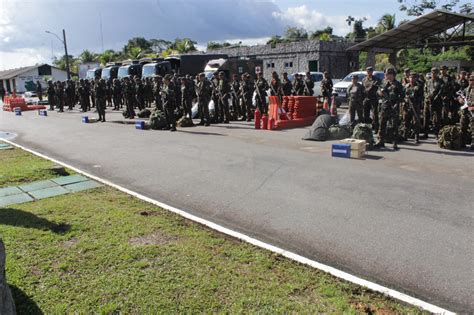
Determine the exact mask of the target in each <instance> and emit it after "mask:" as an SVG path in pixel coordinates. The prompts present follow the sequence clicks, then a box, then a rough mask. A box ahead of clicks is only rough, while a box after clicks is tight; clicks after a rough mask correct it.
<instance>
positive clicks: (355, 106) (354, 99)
mask: <svg viewBox="0 0 474 315" xmlns="http://www.w3.org/2000/svg"><path fill="white" fill-rule="evenodd" d="M354 81H355V80H353V81H352V83H351V84H350V85H349V86H348V87H347V96H348V101H349V113H350V115H351V124H352V125H353V126H354V125H355V114H356V112H357V117H358V121H363V119H364V116H363V107H362V104H363V101H364V97H365V92H364V87H363V86H362V84H360V83H359V82H357V81H355V82H354Z"/></svg>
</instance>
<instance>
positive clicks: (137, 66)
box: [117, 60, 143, 79]
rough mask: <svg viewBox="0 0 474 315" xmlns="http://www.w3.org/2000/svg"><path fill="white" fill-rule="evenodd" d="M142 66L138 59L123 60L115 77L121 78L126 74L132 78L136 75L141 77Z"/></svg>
mask: <svg viewBox="0 0 474 315" xmlns="http://www.w3.org/2000/svg"><path fill="white" fill-rule="evenodd" d="M142 68H143V64H142V63H140V61H139V60H133V61H124V62H123V66H121V67H120V68H119V69H118V73H117V78H119V79H123V78H125V77H127V76H130V77H132V78H133V77H134V76H138V77H139V78H141V77H142Z"/></svg>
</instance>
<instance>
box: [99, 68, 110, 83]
mask: <svg viewBox="0 0 474 315" xmlns="http://www.w3.org/2000/svg"><path fill="white" fill-rule="evenodd" d="M101 78H102V79H105V80H108V79H109V78H110V68H105V69H102V75H101Z"/></svg>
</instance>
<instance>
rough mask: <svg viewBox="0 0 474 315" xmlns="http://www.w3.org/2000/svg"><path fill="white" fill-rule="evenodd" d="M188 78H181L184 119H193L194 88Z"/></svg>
mask: <svg viewBox="0 0 474 315" xmlns="http://www.w3.org/2000/svg"><path fill="white" fill-rule="evenodd" d="M191 84H192V82H190V81H189V80H188V79H186V77H182V78H181V106H182V107H183V117H186V116H188V117H189V118H192V117H193V115H192V106H193V93H194V91H193V88H192V86H191Z"/></svg>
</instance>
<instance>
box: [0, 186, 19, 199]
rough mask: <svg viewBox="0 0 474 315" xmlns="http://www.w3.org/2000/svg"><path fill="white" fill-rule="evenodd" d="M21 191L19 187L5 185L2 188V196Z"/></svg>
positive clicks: (0, 190) (0, 195)
mask: <svg viewBox="0 0 474 315" xmlns="http://www.w3.org/2000/svg"><path fill="white" fill-rule="evenodd" d="M22 192H23V191H21V190H20V189H19V188H18V187H5V188H0V197H5V196H10V195H18V194H21V193H22Z"/></svg>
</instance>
